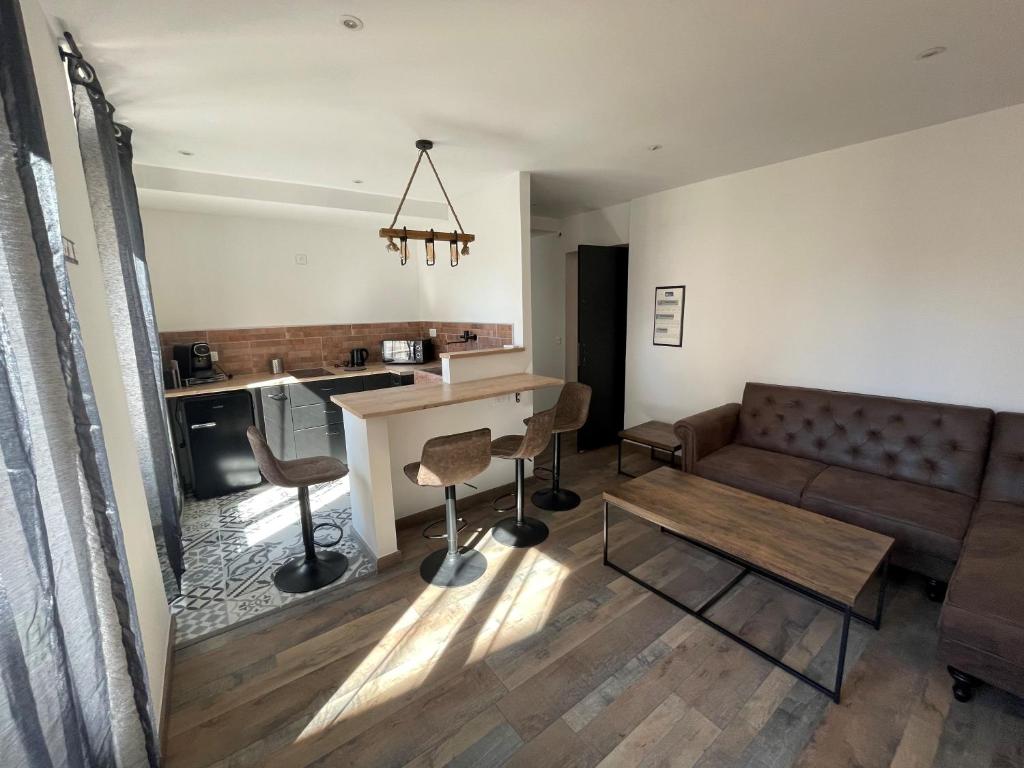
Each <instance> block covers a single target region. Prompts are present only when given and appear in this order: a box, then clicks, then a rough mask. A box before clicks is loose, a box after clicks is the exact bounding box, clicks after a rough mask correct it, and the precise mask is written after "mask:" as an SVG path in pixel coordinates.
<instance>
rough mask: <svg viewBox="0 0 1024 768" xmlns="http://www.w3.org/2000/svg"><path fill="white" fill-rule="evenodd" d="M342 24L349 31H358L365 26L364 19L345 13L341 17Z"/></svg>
mask: <svg viewBox="0 0 1024 768" xmlns="http://www.w3.org/2000/svg"><path fill="white" fill-rule="evenodd" d="M341 26H343V27H344V28H345V29H347V30H348V31H349V32H358V31H359V30H361V29H362V28H363V20H362V19H360V18H359V17H358V16H352V15H349V14H345V15H344V16H342V17H341Z"/></svg>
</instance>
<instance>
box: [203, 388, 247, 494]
mask: <svg viewBox="0 0 1024 768" xmlns="http://www.w3.org/2000/svg"><path fill="white" fill-rule="evenodd" d="M183 411H184V413H183V420H184V424H183V426H184V433H185V434H184V436H185V440H186V442H187V448H188V457H189V464H190V467H189V468H190V470H191V472H190V475H191V478H192V493H193V495H194V496H195V497H196V498H197V499H208V498H211V497H213V496H222V495H224V494H226V493H234V492H235V491H241V490H244V489H245V488H252V487H253V486H256V485H259V484H260V483H261V482H263V478H262V476H261V475H260V471H259V468H258V467H257V466H256V459H255V458H254V457H253V455H252V449H251V448H250V447H249V441H248V440H247V438H246V436H245V430H246V429H247V428H248V427H250V426H251V425H252V424H253V409H252V397H250V395H249V393H248V392H246V391H240V392H224V393H220V394H214V395H196V396H195V397H188V398H185V402H184V405H183Z"/></svg>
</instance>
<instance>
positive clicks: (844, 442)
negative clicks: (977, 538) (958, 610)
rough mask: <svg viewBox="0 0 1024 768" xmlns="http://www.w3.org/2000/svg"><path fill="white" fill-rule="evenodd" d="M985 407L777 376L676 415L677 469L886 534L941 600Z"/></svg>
mask: <svg viewBox="0 0 1024 768" xmlns="http://www.w3.org/2000/svg"><path fill="white" fill-rule="evenodd" d="M992 419H993V414H992V411H990V410H988V409H986V408H970V407H966V406H959V405H944V404H941V403H927V402H920V401H917V400H902V399H899V398H893V397H876V396H872V395H859V394H853V393H848V392H832V391H828V390H820V389H806V388H802V387H786V386H778V385H772V384H754V383H750V384H747V385H746V388H745V389H744V392H743V402H742V403H731V404H729V405H723V406H721V407H719V408H715V409H713V410H710V411H705V412H703V413H699V414H697V415H695V416H690V417H689V418H685V419H681V420H680V421H678V422H676V424H675V432H676V435H677V436H678V437H679V439H680V442H681V443H682V445H683V469H684V470H686V471H688V472H693V473H695V474H697V475H700V476H702V477H706V478H708V479H709V480H715V481H717V482H720V483H725V484H726V485H731V486H734V487H736V488H742V489H744V490H747V491H751V492H753V493H757V494H759V495H762V496H767V497H769V498H772V499H777V500H779V501H783V502H786V503H787V504H792V505H794V506H799V507H803V508H804V509H810V510H813V511H815V512H820V513H821V514H823V515H828V516H829V517H834V518H837V519H840V520H844V521H846V522H848V523H852V524H854V525H859V526H861V527H864V528H869V529H871V530H875V531H878V532H879V533H884V534H886V535H889V536H892V537H893V538H894V539H895V540H896V544H895V546H894V548H893V554H892V558H893V559H892V562H893V563H894V564H895V565H899V566H902V567H904V568H908V569H910V570H913V571H916V572H918V573H921V574H924V575H925V576H926V577H928V578H929V594H930V595H931V596H932V597H933V598H934V599H941V597H942V594H943V592H944V590H945V584H944V582H946V581H947V580H948V579H949V577H950V575H951V574H952V572H953V568H954V566H955V565H956V561H957V558H958V557H959V555H960V547H961V545H962V543H963V539H964V536H965V535H966V533H967V528H968V525H969V523H970V520H971V513H972V512H973V510H974V507H975V505H976V503H977V499H978V495H979V491H980V488H981V482H982V475H983V472H984V469H985V460H986V457H987V454H988V448H989V441H990V437H991V431H992Z"/></svg>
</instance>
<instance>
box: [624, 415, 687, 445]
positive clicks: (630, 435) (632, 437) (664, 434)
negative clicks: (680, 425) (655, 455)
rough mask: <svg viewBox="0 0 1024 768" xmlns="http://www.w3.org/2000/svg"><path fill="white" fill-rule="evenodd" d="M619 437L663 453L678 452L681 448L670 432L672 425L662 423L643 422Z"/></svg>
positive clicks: (674, 435)
mask: <svg viewBox="0 0 1024 768" xmlns="http://www.w3.org/2000/svg"><path fill="white" fill-rule="evenodd" d="M619 437H621V438H622V439H623V440H629V441H631V442H634V443H640V444H641V445H649V446H651V447H652V448H658V449H660V450H663V451H678V450H679V448H680V447H682V443H681V442H679V438H678V437H676V433H675V432H673V431H672V425H671V424H666V423H665V422H664V421H645V422H644V423H643V424H637V425H636V426H635V427H630V428H629V429H624V430H622V431H621V432H619Z"/></svg>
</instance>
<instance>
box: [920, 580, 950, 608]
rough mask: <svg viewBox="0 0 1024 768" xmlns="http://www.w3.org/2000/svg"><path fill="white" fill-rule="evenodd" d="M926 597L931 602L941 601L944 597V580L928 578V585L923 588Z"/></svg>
mask: <svg viewBox="0 0 1024 768" xmlns="http://www.w3.org/2000/svg"><path fill="white" fill-rule="evenodd" d="M925 591H926V593H927V595H928V599H929V600H931V601H932V602H933V603H941V602H942V601H943V600H945V599H946V582H944V581H939V580H938V579H928V586H927V587H926V589H925Z"/></svg>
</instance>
